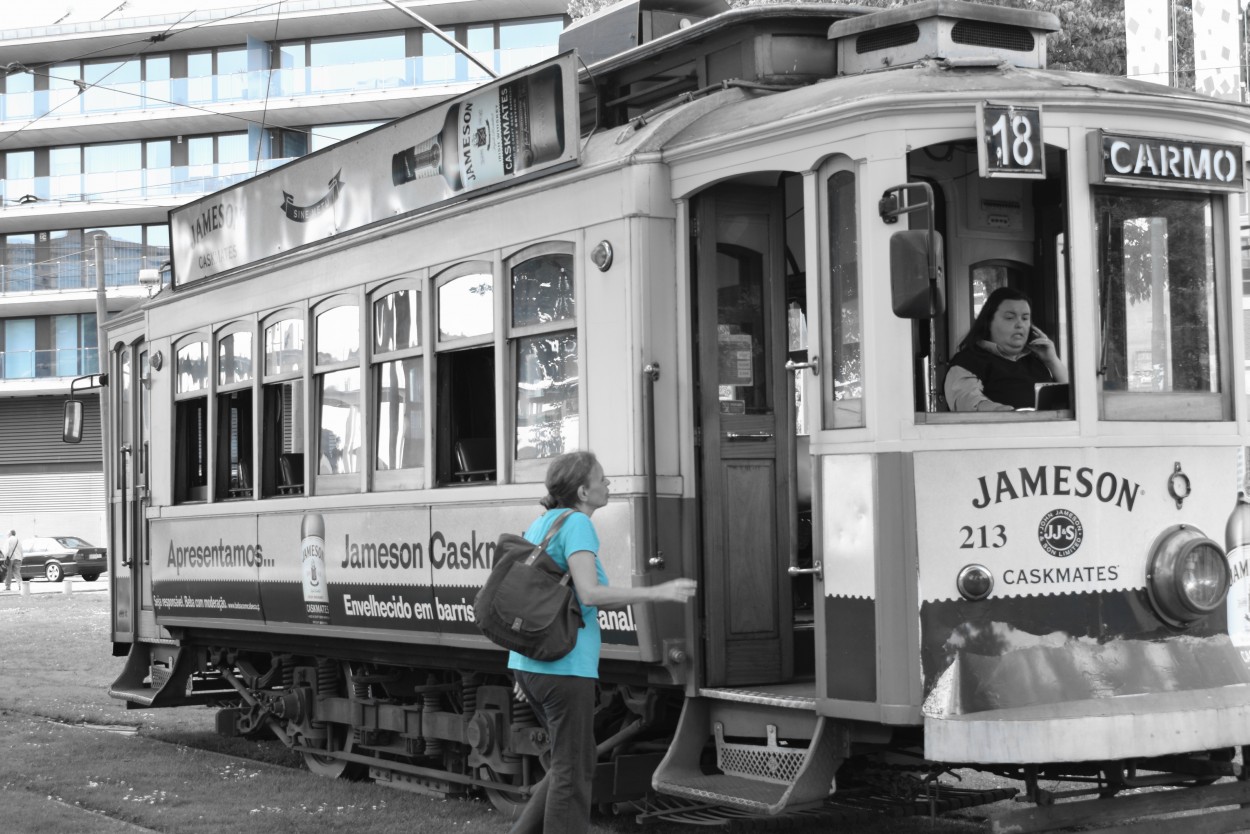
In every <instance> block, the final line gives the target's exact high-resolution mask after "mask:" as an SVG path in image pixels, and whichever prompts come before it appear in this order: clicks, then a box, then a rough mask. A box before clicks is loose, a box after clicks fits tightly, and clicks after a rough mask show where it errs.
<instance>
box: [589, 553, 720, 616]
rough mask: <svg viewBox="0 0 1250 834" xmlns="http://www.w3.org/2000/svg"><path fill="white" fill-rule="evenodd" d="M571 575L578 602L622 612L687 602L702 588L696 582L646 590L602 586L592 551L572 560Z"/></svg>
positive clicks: (680, 581)
mask: <svg viewBox="0 0 1250 834" xmlns="http://www.w3.org/2000/svg"><path fill="white" fill-rule="evenodd" d="M569 575H570V576H572V577H573V586H574V587H575V588H576V589H577V598H578V599H579V600H581V601H582V603H583V604H584V605H593V606H596V607H598V608H620V607H623V606H626V605H632V604H634V603H639V602H686V601H687V600H689V599H690V598H691V597H693V596H694V593H695V590H696V589H697V587H698V586H697V584H696V583H695V581H694V580H693V579H685V578H682V579H674V580H672V581H670V582H665V583H663V584H661V585H650V586H647V587H644V588H616V587H613V586H611V585H600V584H599V572H598V571H597V570H595V554H593V553H591V552H590V551H589V550H579V551H577V552H576V553H573V554H571V555H570V556H569Z"/></svg>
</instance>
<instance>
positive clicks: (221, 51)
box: [0, 0, 567, 542]
mask: <svg viewBox="0 0 1250 834" xmlns="http://www.w3.org/2000/svg"><path fill="white" fill-rule="evenodd" d="M401 5H402V6H404V7H405V8H408V9H410V10H411V11H413V12H415V13H416V14H417V15H419V16H420V17H422V18H424V19H425V20H427V21H429V22H430V23H432V24H434V25H435V26H436V27H438V28H439V29H440V30H442V31H443V32H445V33H446V34H447V35H449V36H451V37H454V38H455V39H456V40H457V41H458V42H459V43H460V44H463V45H464V46H466V47H467V49H468V50H469V52H470V53H471V54H472V55H473V56H474V57H475V58H476V59H477V60H478V61H480V62H482V63H483V64H485V65H486V66H488V67H491V68H492V69H494V70H495V71H496V72H498V73H501V74H503V73H508V72H511V71H514V70H516V69H519V68H521V67H523V66H527V65H529V64H531V63H534V62H536V61H539V60H542V59H545V58H548V57H551V56H553V55H555V54H556V53H557V44H558V39H559V34H560V30H561V29H562V28H563V26H564V25H565V23H566V22H567V18H566V17H565V14H564V13H565V10H566V7H567V0H442V1H440V0H403V2H402V3H401ZM123 13H124V11H123ZM3 26H4V23H3V21H2V20H0V27H3ZM0 56H3V57H2V58H0V527H2V528H3V530H2V531H0V532H7V531H8V530H9V529H10V528H15V529H17V530H18V531H19V535H22V536H28V535H34V534H36V533H38V534H43V535H53V534H55V535H67V534H73V535H79V536H82V537H83V538H86V539H88V540H90V541H94V542H100V541H103V540H104V535H103V531H104V506H105V503H104V502H105V485H104V483H103V476H102V474H101V471H102V467H101V458H100V428H99V426H100V419H99V410H98V406H97V400H96V394H95V392H94V391H92V390H91V389H90V388H88V387H87V386H88V385H90V383H91V382H92V381H93V380H92V379H91V378H88V379H80V381H79V382H78V383H77V385H74V380H75V379H79V378H82V377H90V375H93V374H96V373H97V371H98V370H99V364H98V356H97V328H96V324H97V316H96V310H97V304H98V298H97V283H98V278H97V275H98V271H97V265H96V255H95V252H94V251H93V250H94V242H95V239H96V236H97V235H102V236H103V238H102V242H103V270H102V274H103V277H104V284H105V296H106V301H105V302H104V303H105V304H106V306H107V309H108V310H109V311H117V310H121V309H124V308H126V307H128V306H130V305H131V304H133V303H135V302H136V301H137V300H139V299H141V298H142V297H144V296H145V295H146V294H147V293H149V292H152V291H155V290H156V289H157V287H155V286H153V285H151V284H150V283H149V284H147V285H145V284H142V283H140V271H141V270H149V269H155V270H160V269H162V267H165V266H166V265H167V263H168V261H169V257H170V250H169V229H168V223H167V215H168V212H169V210H170V209H171V208H173V207H175V206H177V205H180V204H182V203H184V202H187V201H190V200H193V199H196V198H198V197H200V196H202V195H204V194H206V193H209V192H212V191H216V190H218V189H220V188H223V187H226V186H228V185H231V184H233V183H235V182H238V181H240V180H242V179H245V178H247V177H250V176H253V175H255V174H257V173H259V172H262V171H266V170H269V169H271V168H273V167H276V166H278V165H281V164H283V163H285V162H287V161H290V160H292V159H295V158H298V157H300V156H303V155H305V154H308V153H311V152H313V151H316V150H318V149H320V148H323V147H326V146H327V145H330V144H333V143H334V142H337V141H340V140H342V139H344V138H347V137H350V136H353V135H355V134H357V133H360V132H362V131H364V130H367V129H369V128H371V127H374V126H376V125H378V124H381V123H382V122H385V121H388V120H391V119H395V118H399V117H402V116H405V115H408V114H410V113H413V112H415V111H417V110H420V109H422V108H424V107H426V106H429V105H431V104H434V103H436V102H438V101H440V100H442V99H445V98H447V97H450V96H454V95H459V94H461V93H463V92H465V91H467V90H469V89H471V88H472V87H474V86H475V85H477V84H479V83H481V82H482V81H484V80H486V79H487V78H488V77H489V76H488V74H487V73H486V72H485V71H484V70H482V69H480V68H479V67H478V66H476V65H475V64H474V63H473V62H472V61H470V60H469V59H468V58H467V57H465V55H463V54H459V53H457V52H456V51H455V50H454V49H453V48H452V47H451V46H450V45H448V44H447V43H446V42H445V41H444V40H442V39H441V38H439V37H438V36H437V35H435V34H433V33H431V32H429V31H427V30H425V29H424V28H423V27H422V26H421V25H420V24H419V23H418V22H417V21H416V20H414V19H413V18H412V17H410V16H409V15H407V14H405V13H404V12H403V11H402V10H400V9H397V8H395V7H394V6H392V5H391V4H389V3H387V2H382V0H285V1H284V2H280V3H278V2H274V3H268V4H262V3H255V4H253V5H251V6H240V7H238V8H221V9H212V10H201V11H192V12H188V11H177V12H174V11H170V12H167V13H161V14H159V15H151V16H145V17H118V16H116V15H112V16H109V17H107V18H106V19H104V20H99V21H92V22H73V21H72V20H66V21H65V22H62V23H60V24H57V25H50V26H46V27H41V28H26V29H9V30H5V29H3V28H0ZM147 277H148V278H149V279H150V277H151V275H150V273H149V274H148V276H147ZM165 280H166V281H167V280H168V273H167V271H166V273H165ZM71 387H74V388H75V391H74V396H76V397H78V398H81V399H84V400H85V402H86V405H87V420H86V427H87V432H86V438H85V439H84V441H83V442H82V443H81V444H79V445H69V444H65V443H63V442H62V439H61V432H62V419H61V414H62V407H63V403H64V402H65V400H66V398H67V397H68V396H69V395H70V393H71ZM144 453H145V451H144V450H135V452H133V453H132V455H139V454H144ZM146 453H148V454H159V453H160V451H159V450H148V451H147V452H146ZM138 464H139V462H138V461H136V462H135V465H138Z"/></svg>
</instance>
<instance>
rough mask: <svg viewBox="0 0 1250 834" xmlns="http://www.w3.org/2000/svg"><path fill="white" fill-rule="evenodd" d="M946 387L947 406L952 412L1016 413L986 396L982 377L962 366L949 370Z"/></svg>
mask: <svg viewBox="0 0 1250 834" xmlns="http://www.w3.org/2000/svg"><path fill="white" fill-rule="evenodd" d="M944 387H945V390H946V405H947V406H948V407H949V408H950V410H951V411H1015V409H1014V408H1012V407H1011V406H1009V405H1003V404H1002V403H996V402H994V401H993V400H991V399H990V398H989V397H987V396H985V386H984V385H983V384H982V383H981V379H980V377H978V376H977V375H976V374H974V373H973V372H972V371H970V370H968V369H967V368H965V367H963V366H962V365H951V366H950V368H949V369H947V371H946V384H945V386H944Z"/></svg>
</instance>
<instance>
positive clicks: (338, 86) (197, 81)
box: [0, 17, 564, 123]
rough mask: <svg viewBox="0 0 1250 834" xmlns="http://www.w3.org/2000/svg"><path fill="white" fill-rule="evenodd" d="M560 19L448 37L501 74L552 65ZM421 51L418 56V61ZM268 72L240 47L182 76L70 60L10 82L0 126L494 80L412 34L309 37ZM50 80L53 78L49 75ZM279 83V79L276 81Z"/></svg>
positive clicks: (492, 25)
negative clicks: (52, 118) (252, 66)
mask: <svg viewBox="0 0 1250 834" xmlns="http://www.w3.org/2000/svg"><path fill="white" fill-rule="evenodd" d="M563 26H564V20H563V18H561V17H547V18H537V19H529V20H521V21H510V22H490V21H484V22H480V23H470V24H464V25H460V26H455V27H451V28H450V29H449V30H448V31H449V32H450V33H451V34H453V35H455V37H456V39H457V40H458V41H460V42H461V43H463V44H465V46H467V47H468V48H469V50H470V52H472V53H473V56H474V58H476V59H477V60H478V61H481V62H482V63H483V64H485V65H486V66H488V67H490V68H492V69H493V70H494V71H496V72H498V73H509V72H514V71H516V70H518V69H521V68H522V67H526V66H529V65H530V64H533V63H536V62H538V61H541V60H544V59H546V58H550V57H553V56H554V55H555V54H556V52H557V49H558V44H559V38H560V31H561V29H562V28H563ZM413 51H415V52H416V53H417V54H412V52H413ZM268 53H269V60H270V65H271V69H269V70H266V69H260V70H257V69H249V66H248V50H247V48H246V46H243V45H231V46H222V47H217V48H216V49H207V48H206V49H197V50H194V51H191V52H187V53H183V54H182V56H179V57H184V58H185V66H186V69H185V70H183V71H180V72H177V73H175V72H174V70H173V67H174V66H175V65H176V63H180V62H175V61H174V60H172V56H171V55H170V54H153V55H145V56H142V57H134V58H130V59H127V60H123V61H119V60H117V59H104V60H86V61H68V62H65V63H60V64H54V65H52V66H50V67H48V68H47V69H46V70H44V71H42V72H38V71H36V72H26V73H15V74H13V75H10V76H8V77H7V78H5V79H3V83H4V87H3V91H2V94H0V123H3V122H6V121H25V120H29V119H34V118H39V117H42V116H46V115H50V114H51V115H55V116H57V117H65V116H74V115H84V114H90V113H114V112H118V111H125V110H153V109H160V108H166V107H179V106H181V105H187V104H190V105H202V104H207V103H213V102H226V101H251V100H255V101H259V100H263V99H265V98H266V97H267V96H268V97H273V96H281V97H293V96H305V95H321V94H325V93H337V92H349V91H352V90H364V89H370V90H372V89H383V88H393V87H420V86H421V85H423V84H433V85H439V84H448V83H462V82H476V81H481V80H483V79H485V78H486V77H487V75H486V73H485V72H483V71H482V70H481V69H480V68H479V67H477V66H475V65H474V64H473V63H472V62H470V61H469V60H468V59H467V58H465V57H464V56H463V55H458V54H456V52H455V51H454V50H453V49H452V48H451V47H450V46H448V45H447V44H445V43H444V42H443V41H442V40H440V39H439V38H437V37H435V36H433V35H430V34H429V33H422V34H421V35H420V37H418V38H413V39H408V38H407V37H406V33H405V32H386V33H369V34H358V35H351V36H348V37H334V38H311V39H304V40H297V41H282V42H279V43H277V44H271V45H270V48H269V50H268ZM45 73H46V74H45ZM271 75H272V77H271Z"/></svg>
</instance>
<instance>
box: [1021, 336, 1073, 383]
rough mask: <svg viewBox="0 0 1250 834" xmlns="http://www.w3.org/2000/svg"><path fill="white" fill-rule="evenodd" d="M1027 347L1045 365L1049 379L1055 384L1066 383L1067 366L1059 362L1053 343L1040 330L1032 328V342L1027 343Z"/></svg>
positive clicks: (1057, 352)
mask: <svg viewBox="0 0 1250 834" xmlns="http://www.w3.org/2000/svg"><path fill="white" fill-rule="evenodd" d="M1028 347H1029V350H1031V351H1033V353H1034V354H1036V355H1037V357H1038V358H1039V359H1041V360H1042V361H1043V362H1045V363H1046V367H1047V369H1049V370H1050V376H1051V379H1053V380H1054V381H1055V382H1067V381H1068V366H1067V365H1065V364H1063V362H1061V361H1059V351H1057V350H1055V343H1054V342H1052V341H1051V340H1050V337H1049V336H1047V335H1046V334H1045V333H1043V332H1042V331H1041V329H1040V328H1037V327H1034V328H1033V341H1031V342H1029V345H1028Z"/></svg>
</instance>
